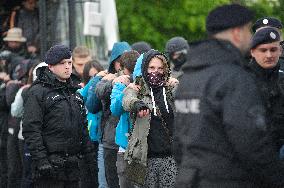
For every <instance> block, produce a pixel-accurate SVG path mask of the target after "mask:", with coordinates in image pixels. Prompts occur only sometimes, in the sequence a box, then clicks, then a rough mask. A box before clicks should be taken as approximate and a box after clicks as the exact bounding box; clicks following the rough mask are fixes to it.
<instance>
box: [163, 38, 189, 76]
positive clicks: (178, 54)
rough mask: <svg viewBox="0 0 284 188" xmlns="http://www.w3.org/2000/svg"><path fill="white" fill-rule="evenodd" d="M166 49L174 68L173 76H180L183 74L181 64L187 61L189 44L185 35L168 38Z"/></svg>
mask: <svg viewBox="0 0 284 188" xmlns="http://www.w3.org/2000/svg"><path fill="white" fill-rule="evenodd" d="M165 51H166V53H167V55H168V56H169V60H170V63H171V69H172V77H174V78H178V77H180V76H181V75H182V72H181V70H180V69H181V66H182V65H183V64H184V63H185V62H186V56H187V54H188V52H189V45H188V43H187V41H186V40H185V39H184V38H183V37H179V36H177V37H173V38H171V39H170V40H168V42H167V44H166V47H165Z"/></svg>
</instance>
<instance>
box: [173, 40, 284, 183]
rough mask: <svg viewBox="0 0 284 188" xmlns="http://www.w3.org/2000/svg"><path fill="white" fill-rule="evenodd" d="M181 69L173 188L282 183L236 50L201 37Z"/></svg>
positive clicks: (281, 168) (282, 170)
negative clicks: (176, 172) (176, 167)
mask: <svg viewBox="0 0 284 188" xmlns="http://www.w3.org/2000/svg"><path fill="white" fill-rule="evenodd" d="M183 72H184V74H183V76H182V77H181V79H180V84H179V87H178V89H177V91H176V100H175V105H176V111H177V116H176V118H175V131H174V146H175V148H176V147H178V148H176V149H174V151H179V152H175V153H176V157H177V158H178V159H179V160H178V161H179V163H178V164H179V170H180V171H179V174H178V177H177V183H176V187H194V188H204V187H206V188H207V187H211V188H213V187H218V188H225V187H226V188H227V187H234V188H244V187H258V188H259V187H264V186H265V185H267V187H278V186H282V187H283V185H284V164H283V163H282V162H280V160H279V155H278V150H277V149H276V146H275V144H274V143H273V140H272V137H271V135H269V134H268V131H267V125H266V124H265V111H264V106H263V104H262V101H261V98H260V95H259V92H258V90H257V86H256V84H255V81H254V78H253V75H252V74H250V73H249V72H248V71H247V70H246V69H245V68H244V67H243V64H242V56H241V54H240V52H239V50H238V49H237V48H236V47H234V46H233V45H232V44H231V43H229V42H227V41H219V40H215V39H211V40H207V41H203V42H201V43H200V44H199V45H197V46H196V47H195V48H194V49H193V50H192V53H191V54H189V59H188V62H187V63H186V64H185V65H184V67H183ZM179 155H180V156H181V157H179Z"/></svg>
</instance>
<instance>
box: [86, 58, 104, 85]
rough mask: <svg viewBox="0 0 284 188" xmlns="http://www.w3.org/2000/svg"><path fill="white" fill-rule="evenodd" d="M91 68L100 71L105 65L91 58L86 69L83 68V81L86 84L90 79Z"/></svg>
mask: <svg viewBox="0 0 284 188" xmlns="http://www.w3.org/2000/svg"><path fill="white" fill-rule="evenodd" d="M91 68H95V69H97V71H98V72H100V71H103V70H104V68H103V66H102V65H101V64H100V63H99V62H98V61H97V60H91V61H89V62H88V63H86V64H85V66H84V70H83V82H84V84H87V83H88V82H89V80H90V76H89V72H90V70H91Z"/></svg>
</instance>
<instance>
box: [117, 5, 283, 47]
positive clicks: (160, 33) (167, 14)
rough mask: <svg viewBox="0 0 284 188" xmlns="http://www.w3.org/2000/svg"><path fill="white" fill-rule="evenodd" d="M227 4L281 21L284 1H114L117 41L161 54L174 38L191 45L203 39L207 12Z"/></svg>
mask: <svg viewBox="0 0 284 188" xmlns="http://www.w3.org/2000/svg"><path fill="white" fill-rule="evenodd" d="M230 2H237V3H241V4H244V5H247V6H249V7H251V8H252V9H253V10H254V11H255V13H256V18H260V17H263V16H274V17H277V18H280V19H281V18H282V20H284V12H283V8H282V9H281V7H284V0H278V1H277V0H275V1H273V0H135V1H132V0H116V6H117V13H118V22H119V31H120V39H121V40H124V41H128V42H129V43H130V44H132V43H134V42H137V41H141V40H143V41H146V42H149V43H150V44H151V45H152V47H153V48H156V49H158V50H161V51H163V50H164V47H165V44H166V42H167V40H169V39H170V38H171V37H174V36H183V37H184V38H186V39H187V40H188V41H190V42H191V41H195V40H199V39H202V38H205V37H206V32H205V22H206V16H207V15H208V12H209V11H210V10H212V9H213V8H215V7H216V6H219V5H222V4H226V3H230Z"/></svg>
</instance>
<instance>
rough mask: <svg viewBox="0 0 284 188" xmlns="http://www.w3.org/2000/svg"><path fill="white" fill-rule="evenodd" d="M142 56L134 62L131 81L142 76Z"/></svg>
mask: <svg viewBox="0 0 284 188" xmlns="http://www.w3.org/2000/svg"><path fill="white" fill-rule="evenodd" d="M143 55H144V54H141V55H140V56H139V57H138V59H137V60H136V64H135V67H134V71H133V75H132V76H133V80H135V79H136V78H137V77H139V76H141V75H142V72H141V67H142V60H143Z"/></svg>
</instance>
